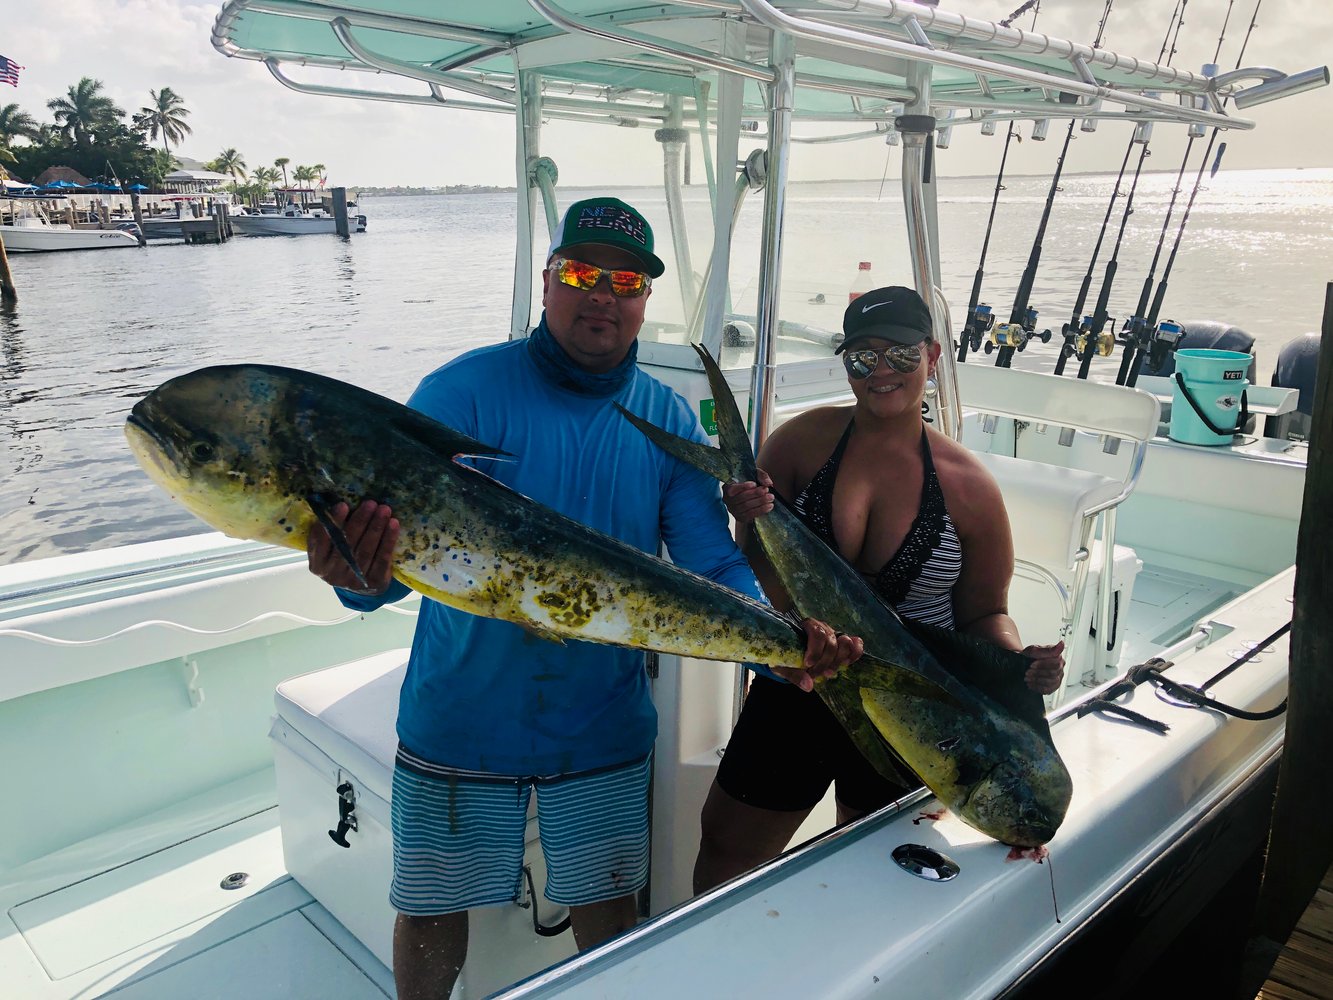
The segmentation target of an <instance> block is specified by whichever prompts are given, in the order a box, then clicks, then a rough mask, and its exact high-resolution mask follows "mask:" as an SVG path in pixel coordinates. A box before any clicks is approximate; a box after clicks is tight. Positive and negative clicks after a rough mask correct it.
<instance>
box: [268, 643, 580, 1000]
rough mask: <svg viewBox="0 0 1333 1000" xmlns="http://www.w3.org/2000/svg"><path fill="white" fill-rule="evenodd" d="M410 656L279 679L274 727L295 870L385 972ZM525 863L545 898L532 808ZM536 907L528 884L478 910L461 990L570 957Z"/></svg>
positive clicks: (484, 987) (546, 911) (569, 947)
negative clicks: (397, 769) (518, 897)
mask: <svg viewBox="0 0 1333 1000" xmlns="http://www.w3.org/2000/svg"><path fill="white" fill-rule="evenodd" d="M407 656H408V651H407V650H406V649H395V650H390V651H389V652H386V653H380V654H378V655H376V656H369V657H366V658H365V659H361V660H354V661H352V662H351V663H344V664H341V665H339V666H336V667H329V668H327V669H325V670H317V671H315V672H314V673H309V674H303V675H301V676H299V677H293V678H291V679H290V680H286V681H283V682H282V683H281V684H279V685H278V689H277V694H276V695H275V698H274V701H275V703H276V707H277V716H276V717H275V718H274V720H273V726H272V728H271V729H270V731H269V736H270V738H271V739H272V740H273V757H274V764H275V768H276V771H277V782H278V812H279V819H280V822H281V827H282V850H283V856H284V859H285V861H286V864H287V871H288V872H290V873H291V876H292V877H293V878H294V879H296V880H297V881H298V882H300V883H301V885H303V886H304V887H305V889H306V891H307V892H309V893H310V894H311V895H312V896H314V897H315V899H317V900H318V901H319V902H320V904H321V905H323V907H324V908H325V909H327V910H328V911H329V912H330V913H331V914H333V916H334V917H336V918H337V919H338V920H339V921H340V922H341V923H342V925H343V926H344V927H346V928H347V929H348V930H349V931H350V932H351V933H352V934H353V935H355V937H356V938H357V939H358V940H360V941H361V942H362V943H363V944H365V945H366V947H367V948H369V949H370V950H371V951H372V952H373V953H374V954H375V957H376V958H378V959H379V960H380V961H381V962H383V963H384V964H385V965H386V966H389V967H392V965H393V922H394V916H395V914H394V910H393V908H392V907H391V906H390V905H389V883H390V880H391V879H392V877H393V841H392V837H391V836H390V833H389V796H390V792H391V789H392V787H393V764H394V755H395V753H396V751H397V747H398V738H397V735H396V733H395V730H394V723H395V720H396V719H397V716H398V693H399V690H400V689H401V688H402V684H403V675H404V674H405V673H406V671H407ZM340 788H342V789H343V791H342V792H340V791H339V789H340ZM340 803H342V804H343V806H342V808H341V809H340ZM349 806H350V808H351V816H350V817H347V818H348V819H349V820H354V823H355V827H354V828H348V829H347V830H346V832H345V834H344V839H345V840H346V842H347V843H348V845H349V846H348V847H342V846H340V845H338V844H337V843H335V842H334V839H333V837H331V836H330V831H334V832H336V831H337V830H338V827H339V820H340V818H343V813H344V812H345V811H346V809H347V807H349ZM525 863H526V864H528V865H530V866H531V868H532V876H533V880H534V884H535V886H536V889H537V892H538V894H539V895H540V893H541V891H542V888H543V886H544V885H545V882H546V866H545V862H544V860H543V859H542V854H541V847H540V843H539V841H538V837H537V823H536V819H535V816H534V815H532V814H531V813H530V814H529V817H528V831H527V851H526V855H525ZM532 902H533V901H532V900H531V899H529V898H528V897H527V893H526V891H525V893H524V898H523V900H522V903H523V904H525V905H511V906H503V907H489V908H487V909H484V910H476V911H473V913H472V915H471V924H470V928H469V939H470V940H469V948H468V959H467V964H466V965H465V966H464V968H463V974H462V976H461V977H460V979H459V984H458V987H457V988H456V989H455V991H454V996H455V997H480V996H485V995H486V994H489V993H492V992H494V991H495V990H497V989H499V988H500V987H502V986H505V985H507V984H509V983H511V982H514V981H515V980H517V979H522V978H524V977H525V976H528V975H530V974H532V973H533V972H536V971H537V970H539V969H542V968H545V967H546V966H548V965H551V964H552V963H554V962H557V961H560V960H561V959H563V958H566V957H568V956H569V955H572V954H573V953H574V936H573V934H571V933H570V932H569V931H565V932H564V933H563V934H560V935H558V936H555V937H543V936H539V935H538V934H536V933H535V932H534V930H533V926H532V909H531V906H532ZM539 911H540V913H541V916H542V920H543V922H544V923H546V924H553V923H555V922H556V920H557V918H559V917H562V916H563V915H564V914H563V911H562V910H557V908H556V907H554V906H553V905H552V904H551V903H549V902H547V901H546V900H545V899H544V898H543V899H541V905H540V906H539Z"/></svg>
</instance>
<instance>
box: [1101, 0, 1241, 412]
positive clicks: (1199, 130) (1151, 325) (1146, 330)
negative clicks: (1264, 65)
mask: <svg viewBox="0 0 1333 1000" xmlns="http://www.w3.org/2000/svg"><path fill="white" fill-rule="evenodd" d="M1235 5H1236V0H1227V11H1226V14H1225V15H1224V16H1223V18H1222V30H1221V31H1219V32H1218V33H1217V48H1215V49H1214V50H1213V64H1214V65H1216V63H1217V60H1218V59H1220V58H1221V56H1222V42H1223V41H1225V40H1226V37H1227V25H1228V24H1230V23H1231V11H1232V9H1233V8H1234V7H1235ZM1242 54H1243V52H1242ZM1202 135H1203V126H1202V125H1199V126H1197V127H1195V126H1192V127H1191V128H1190V130H1189V140H1188V141H1187V142H1186V143H1185V155H1184V156H1182V157H1181V158H1180V169H1179V170H1178V171H1176V183H1175V185H1174V186H1173V187H1172V189H1171V201H1170V203H1169V204H1168V205H1167V206H1166V217H1165V218H1163V219H1162V231H1161V232H1160V233H1158V235H1157V249H1156V250H1154V251H1153V255H1152V263H1151V264H1150V265H1149V266H1148V276H1147V277H1146V278H1144V279H1143V289H1142V290H1141V291H1140V292H1139V303H1138V306H1137V307H1136V308H1135V310H1134V315H1133V316H1131V317H1130V318H1129V320H1128V321H1127V323H1126V324H1125V358H1123V359H1122V360H1121V364H1120V373H1119V374H1118V375H1117V376H1116V384H1117V385H1127V386H1130V387H1133V386H1134V385H1136V384H1138V380H1139V373H1140V371H1142V369H1143V357H1144V354H1145V353H1146V352H1147V350H1148V349H1149V347H1150V346H1151V345H1152V343H1153V342H1154V341H1155V340H1156V339H1158V338H1159V337H1160V332H1159V331H1158V330H1157V325H1156V317H1155V316H1154V318H1153V320H1149V319H1148V300H1149V299H1150V298H1151V297H1152V290H1153V276H1154V275H1155V274H1156V273H1157V262H1158V260H1160V259H1161V256H1162V247H1163V246H1165V244H1166V234H1167V232H1169V231H1170V228H1171V216H1172V214H1173V213H1174V212H1175V208H1176V199H1177V198H1179V197H1180V192H1181V190H1182V188H1181V181H1182V180H1183V179H1184V177H1185V166H1186V164H1188V163H1189V158H1190V152H1191V150H1193V148H1194V140H1195V139H1198V138H1199V137H1200V136H1202ZM1207 159H1208V157H1207V155H1206V154H1205V156H1204V162H1207ZM1214 173H1216V169H1214ZM1173 256H1174V253H1173ZM1169 269H1170V265H1168V270H1169ZM1163 280H1165V275H1163ZM1158 305H1159V308H1160V302H1159V303H1158ZM1177 329H1178V328H1177V327H1176V325H1175V324H1172V326H1171V327H1170V328H1169V329H1168V330H1167V331H1166V333H1167V337H1168V339H1169V338H1171V337H1172V336H1173V335H1176V334H1177ZM1176 339H1177V340H1178V339H1179V337H1178V336H1176ZM1168 346H1170V347H1174V346H1175V344H1174V341H1173V342H1172V343H1171V344H1169V345H1168V344H1167V343H1165V342H1162V343H1161V344H1160V346H1159V347H1158V352H1157V353H1158V355H1159V360H1160V359H1161V358H1162V357H1165V353H1164V351H1165V350H1166V349H1167V348H1168ZM1126 359H1128V361H1129V364H1128V366H1126V364H1125V360H1126ZM1154 367H1156V366H1154Z"/></svg>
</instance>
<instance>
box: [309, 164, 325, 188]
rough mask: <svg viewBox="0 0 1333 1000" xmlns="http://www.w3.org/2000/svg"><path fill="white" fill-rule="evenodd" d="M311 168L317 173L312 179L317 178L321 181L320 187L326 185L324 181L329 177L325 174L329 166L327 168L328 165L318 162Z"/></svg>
mask: <svg viewBox="0 0 1333 1000" xmlns="http://www.w3.org/2000/svg"><path fill="white" fill-rule="evenodd" d="M310 169H311V170H312V171H314V174H315V176H314V177H312V178H311V180H317V181H319V186H320V187H323V186H324V181H325V180H326V179H327V178H326V177H325V176H324V171H326V170H327V169H328V168H327V167H326V166H324V164H322V163H316V164H315V165H314V166H313V167H311V168H310Z"/></svg>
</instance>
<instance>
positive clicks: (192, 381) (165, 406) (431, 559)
mask: <svg viewBox="0 0 1333 1000" xmlns="http://www.w3.org/2000/svg"><path fill="white" fill-rule="evenodd" d="M125 433H126V436H127V437H128V438H129V441H130V446H131V449H132V450H133V452H134V454H135V457H136V458H137V459H138V461H139V463H140V464H141V465H142V466H143V468H144V470H145V471H146V472H147V473H148V475H149V477H150V478H151V479H153V480H154V481H155V482H156V483H158V485H160V486H162V487H163V488H164V489H166V490H167V491H168V492H169V493H170V494H172V496H174V497H175V498H176V499H177V500H178V501H179V502H180V503H182V504H183V505H184V506H185V507H187V508H188V509H189V510H190V511H192V512H193V513H194V514H196V515H197V516H198V517H199V518H201V519H202V520H203V521H205V522H206V523H208V524H209V525H211V526H212V527H214V528H216V529H218V530H220V531H222V532H224V533H226V534H228V535H231V536H233V537H238V538H247V539H252V540H255V541H262V542H270V543H274V544H277V545H284V546H288V547H291V548H296V549H302V550H303V549H305V547H306V536H307V534H308V532H309V530H310V528H311V527H312V525H314V524H315V523H317V522H319V523H323V524H324V525H325V526H326V527H327V528H329V529H330V533H331V535H332V537H333V538H334V541H335V545H337V546H338V547H339V551H340V552H341V553H342V555H343V557H344V558H345V559H347V561H348V562H349V564H350V565H351V566H352V567H353V569H354V570H355V569H356V563H355V559H354V557H353V556H352V553H351V550H350V548H349V547H348V546H347V543H346V540H345V539H343V538H342V537H341V532H340V531H339V530H338V529H337V527H336V526H335V525H334V524H333V522H332V520H331V519H330V517H329V511H330V509H331V508H332V507H333V506H334V505H336V504H338V503H340V502H341V503H346V504H348V505H349V506H350V507H354V506H356V505H357V504H358V503H359V502H360V501H361V500H362V499H367V498H369V499H374V500H378V501H380V502H382V503H386V504H388V505H390V506H391V507H392V508H393V511H394V515H395V517H396V518H397V520H398V521H399V523H400V525H401V531H400V533H399V538H398V542H397V546H396V548H395V550H394V565H393V573H394V576H395V577H396V578H397V579H399V580H401V581H402V582H403V583H404V584H406V585H407V586H409V587H411V588H412V589H413V590H416V591H419V592H420V593H422V594H424V595H426V596H427V597H430V598H433V599H434V600H437V601H440V602H441V603H444V604H447V605H450V606H452V607H455V608H460V609H462V610H463V611H467V612H471V613H473V614H477V615H482V616H485V617H490V618H499V619H503V620H505V621H509V622H513V623H515V624H517V625H519V626H521V627H523V628H525V629H527V630H528V631H530V632H532V633H535V634H537V635H540V636H542V637H544V638H547V639H552V640H554V641H557V642H559V641H563V640H566V639H578V640H585V641H591V642H600V643H606V644H611V645H617V646H627V647H631V648H637V649H644V650H651V651H655V652H660V653H672V654H677V655H681V656H693V657H700V658H704V659H714V660H730V661H738V662H750V663H761V664H765V665H768V666H782V667H801V666H802V661H803V659H804V650H805V637H804V634H803V633H802V632H801V630H800V629H799V627H796V626H794V625H793V624H792V622H791V620H790V619H789V618H788V617H787V616H785V615H782V614H780V613H779V612H777V611H775V610H773V609H772V608H770V607H768V606H767V605H765V604H763V603H761V602H759V601H755V600H753V599H751V598H749V597H747V596H745V595H743V594H739V593H737V592H735V591H733V590H730V589H729V588H727V587H723V586H721V585H719V584H716V583H714V582H712V581H710V580H707V579H705V578H703V577H701V576H698V575H697V574H694V573H690V572H687V571H686V570H684V569H681V568H680V567H677V566H674V565H672V564H671V563H669V562H667V561H666V560H663V559H658V558H656V557H655V556H651V555H649V554H647V553H645V552H643V551H641V550H639V549H637V548H635V547H634V546H632V545H629V544H627V543H625V542H622V541H620V540H618V539H615V538H612V537H610V536H608V535H605V534H602V533H601V532H598V531H595V530H593V529H591V528H589V527H587V526H586V525H583V524H580V523H578V522H577V521H574V520H572V519H570V518H568V517H565V516H564V515H562V514H559V513H557V512H556V511H553V510H551V509H550V508H549V507H546V506H543V505H542V504H539V503H537V502H536V501H534V500H531V499H529V498H528V497H525V496H523V495H522V494H520V493H517V492H515V491H514V490H512V489H510V488H509V487H507V486H504V485H502V484H501V483H498V482H496V481H495V480H494V479H492V478H490V477H489V476H486V475H484V474H483V473H481V472H479V471H477V470H476V469H473V468H470V467H468V466H467V465H464V464H462V463H460V462H458V461H456V459H457V458H459V457H463V456H497V455H502V454H503V452H500V451H499V449H497V448H493V447H491V446H489V445H486V444H483V443H481V442H479V441H475V440H473V439H471V438H469V437H467V436H465V435H462V434H460V433H458V432H456V431H454V430H452V429H451V428H449V427H447V426H445V425H444V424H442V423H439V422H438V421H435V420H433V419H431V418H430V417H427V416H425V415H424V414H422V413H419V412H417V411H416V410H412V409H410V408H408V407H406V406H403V405H402V404H401V403H397V402H394V401H393V400H389V399H386V398H384V397H382V396H378V395H376V394H374V393H371V392H368V391H367V390H365V389H361V388H358V387H356V386H353V385H349V384H347V383H345V382H339V381H336V380H334V379H330V378H326V377H324V376H321V375H316V374H313V373H310V372H303V371H298V370H295V369H290V368H279V367H274V366H268V365H229V366H218V367H212V368H204V369H200V370H198V371H195V372H191V373H189V374H186V375H181V376H179V377H177V378H174V379H171V380H170V381H168V382H165V383H164V384H162V385H161V386H159V387H158V388H157V389H155V390H153V391H152V392H151V393H149V394H148V395H147V396H146V397H144V398H143V399H142V400H140V401H139V402H138V403H136V404H135V406H134V408H133V410H132V411H131V413H130V415H129V418H128V420H127V422H126V427H125ZM929 669H930V668H929V665H928V667H927V671H926V672H923V674H922V675H921V676H915V677H914V678H913V679H912V680H909V681H903V683H905V684H911V683H914V682H915V683H917V684H918V685H919V688H920V694H921V696H922V697H923V698H925V699H932V698H934V699H943V700H951V699H952V698H953V697H956V696H957V694H958V693H959V692H960V691H961V686H960V685H957V684H956V683H955V682H953V681H952V679H951V678H950V677H948V676H947V675H945V674H944V673H943V672H942V671H941V672H939V675H938V676H937V677H933V678H932V677H931V676H930V674H929ZM951 688H952V689H954V694H953V695H951V694H950V693H949V691H950V689H951Z"/></svg>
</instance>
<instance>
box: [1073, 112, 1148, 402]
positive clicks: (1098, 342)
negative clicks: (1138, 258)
mask: <svg viewBox="0 0 1333 1000" xmlns="http://www.w3.org/2000/svg"><path fill="white" fill-rule="evenodd" d="M1151 138H1152V124H1151V123H1150V122H1140V123H1139V124H1138V126H1137V127H1136V128H1135V129H1134V138H1132V139H1131V140H1130V146H1131V148H1132V147H1133V144H1134V143H1141V144H1142V149H1141V150H1140V151H1139V162H1138V163H1137V164H1136V165H1135V167H1134V180H1133V181H1131V182H1130V185H1129V193H1128V194H1127V195H1126V196H1125V211H1124V212H1123V213H1122V214H1121V216H1120V230H1119V232H1117V233H1116V237H1115V248H1114V249H1113V250H1112V251H1111V259H1110V260H1108V261H1107V262H1106V272H1105V273H1104V274H1103V275H1102V287H1101V291H1099V292H1098V293H1097V305H1096V306H1095V307H1094V308H1093V310H1092V322H1091V323H1089V324H1088V329H1087V331H1086V332H1084V333H1081V335H1080V337H1079V340H1078V343H1077V344H1076V346H1075V353H1077V354H1078V377H1079V378H1082V379H1086V378H1087V377H1088V371H1089V369H1091V367H1092V356H1093V355H1094V354H1100V355H1101V356H1102V357H1104V358H1105V357H1110V356H1111V353H1112V352H1113V351H1114V350H1115V334H1113V333H1106V323H1107V321H1108V320H1109V319H1110V316H1109V315H1108V314H1107V305H1108V303H1109V302H1110V300H1111V288H1112V287H1113V286H1114V285H1115V275H1116V271H1117V270H1118V269H1119V267H1120V244H1121V242H1122V241H1123V240H1124V238H1125V229H1126V227H1127V225H1128V223H1129V217H1130V216H1131V215H1133V214H1134V192H1135V191H1136V190H1137V189H1138V186H1139V175H1140V174H1141V173H1142V172H1143V161H1144V160H1146V159H1147V158H1148V156H1149V155H1150V154H1149V152H1148V141H1149V140H1150V139H1151ZM1112 325H1113V326H1114V324H1112Z"/></svg>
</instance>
